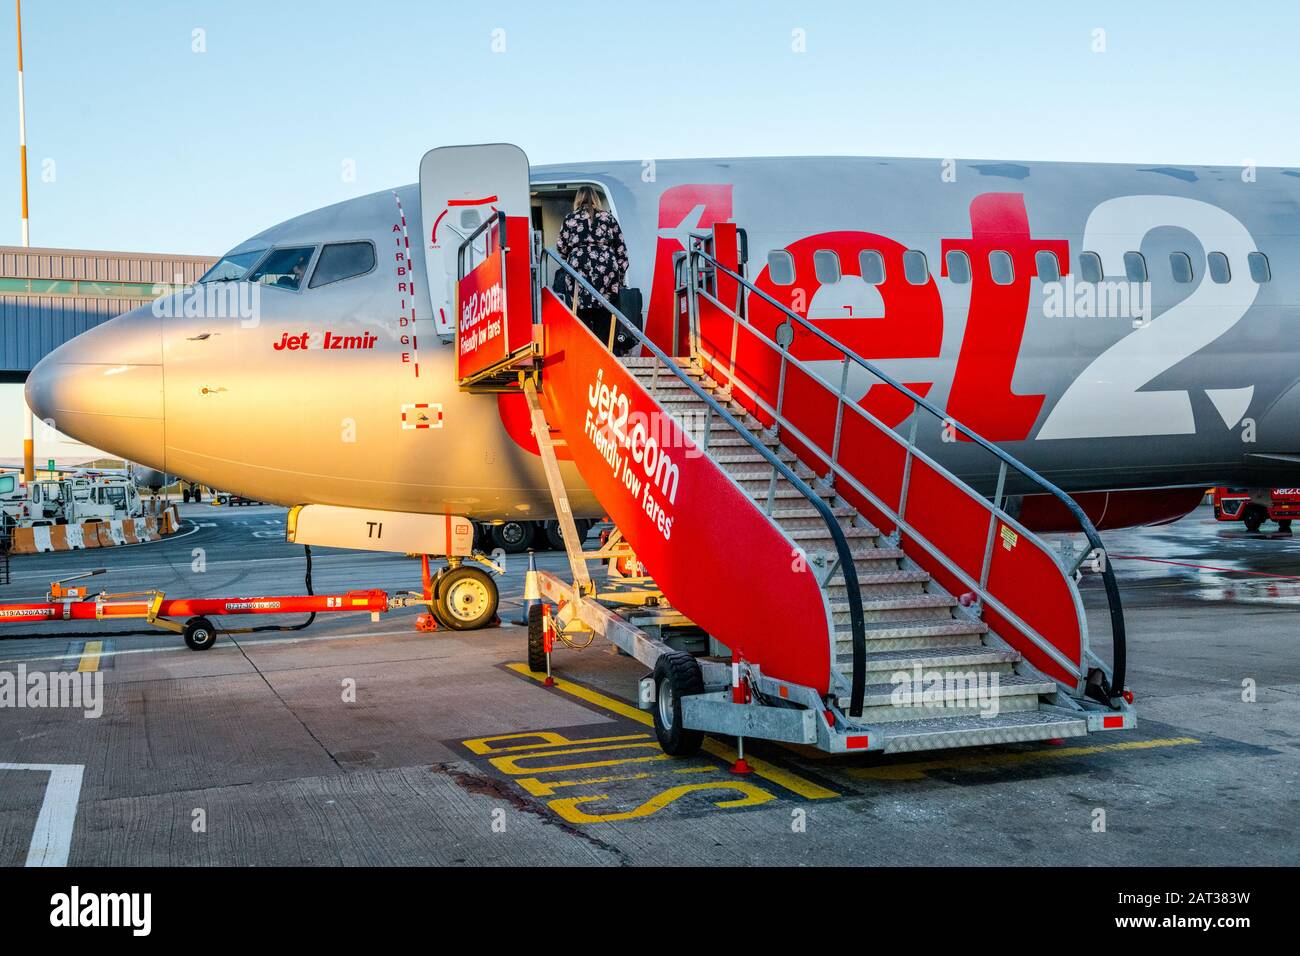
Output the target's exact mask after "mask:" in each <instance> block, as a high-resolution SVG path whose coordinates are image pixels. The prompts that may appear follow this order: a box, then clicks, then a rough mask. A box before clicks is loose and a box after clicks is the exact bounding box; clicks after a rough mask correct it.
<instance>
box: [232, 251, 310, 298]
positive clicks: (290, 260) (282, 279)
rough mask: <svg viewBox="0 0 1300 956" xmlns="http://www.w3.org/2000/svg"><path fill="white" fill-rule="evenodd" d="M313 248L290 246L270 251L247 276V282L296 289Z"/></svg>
mask: <svg viewBox="0 0 1300 956" xmlns="http://www.w3.org/2000/svg"><path fill="white" fill-rule="evenodd" d="M315 251H316V250H315V247H314V246H292V247H290V248H288V249H272V250H271V254H270V255H269V256H267V257H266V258H265V259H263V260H262V264H261V265H259V266H258V267H257V268H256V269H254V270H253V271H252V272H251V273H250V274H249V276H248V281H249V282H260V283H261V284H262V285H270V286H275V287H276V288H277V289H297V288H298V287H299V286H301V285H302V277H303V275H304V274H305V273H306V272H307V264H308V263H309V262H311V254H312V253H313V252H315Z"/></svg>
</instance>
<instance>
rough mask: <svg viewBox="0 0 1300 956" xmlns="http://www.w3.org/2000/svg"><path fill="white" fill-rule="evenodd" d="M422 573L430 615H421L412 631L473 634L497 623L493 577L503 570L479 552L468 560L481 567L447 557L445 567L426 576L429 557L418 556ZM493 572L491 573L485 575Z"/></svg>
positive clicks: (495, 584)
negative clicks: (443, 630)
mask: <svg viewBox="0 0 1300 956" xmlns="http://www.w3.org/2000/svg"><path fill="white" fill-rule="evenodd" d="M421 560H422V562H423V565H424V567H423V570H424V602H426V603H427V605H428V607H429V609H430V612H431V614H421V615H420V616H419V618H418V619H417V620H416V629H417V630H420V631H433V630H436V629H437V627H445V628H447V629H449V630H452V631H475V630H478V629H479V628H484V627H493V626H495V625H497V624H500V623H501V619H500V618H499V617H497V605H498V603H499V601H500V592H499V591H498V589H497V582H496V577H495V575H497V574H501V573H503V569H502V568H501V567H499V566H498V565H496V564H495V563H493V562H492V560H491V559H490V558H488V557H487V556H486V555H483V554H481V553H477V552H476V553H475V554H473V555H471V556H470V557H469V558H468V561H473V562H476V563H478V564H480V565H483V567H474V566H473V565H470V564H468V563H466V559H463V558H459V557H448V559H447V567H445V568H441V569H440V570H439V571H438V572H437V573H436V574H433V575H430V573H429V556H428V555H421ZM489 571H490V572H493V573H489Z"/></svg>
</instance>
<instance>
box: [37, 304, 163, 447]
mask: <svg viewBox="0 0 1300 956" xmlns="http://www.w3.org/2000/svg"><path fill="white" fill-rule="evenodd" d="M160 333H161V326H160V320H159V318H158V317H157V316H155V315H154V314H153V312H152V310H151V308H150V307H149V306H145V307H143V308H141V309H136V310H135V311H133V312H128V313H126V314H125V315H120V316H118V317H117V318H115V319H110V320H109V321H108V322H104V323H102V324H100V325H98V326H96V327H95V328H93V329H90V330H89V331H86V332H83V333H82V334H81V335H78V336H77V337H76V338H74V339H71V340H69V341H67V342H65V343H64V344H63V345H60V346H59V347H58V348H56V349H55V350H54V351H53V352H51V353H50V354H48V355H46V356H45V358H43V359H41V361H40V362H39V363H37V365H36V367H35V368H34V369H32V371H31V374H30V375H28V376H27V386H26V389H25V395H26V398H27V405H28V407H29V408H31V410H32V411H33V412H34V413H35V414H36V416H37V417H38V418H40V419H41V420H42V421H44V422H45V423H46V424H47V425H49V426H50V427H51V428H54V429H56V430H58V431H60V432H62V433H63V434H65V435H69V436H71V437H72V438H75V439H77V440H78V441H81V442H85V443H86V444H87V445H92V446H94V447H95V448H99V449H102V450H104V451H106V452H109V453H111V454H113V455H117V456H120V457H122V458H129V459H131V460H132V461H137V462H141V463H143V464H148V465H156V466H159V467H160V466H161V465H162V461H161V459H162V457H163V385H162V382H163V379H162V340H161V337H160Z"/></svg>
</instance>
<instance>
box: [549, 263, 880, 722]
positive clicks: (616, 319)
mask: <svg viewBox="0 0 1300 956" xmlns="http://www.w3.org/2000/svg"><path fill="white" fill-rule="evenodd" d="M547 260H549V261H551V262H554V263H555V264H556V265H557V266H559V267H560V269H562V270H563V271H564V272H565V273H567V274H568V275H569V276H570V277H572V278H573V280H574V282H575V283H576V284H577V286H580V287H581V288H582V289H583V291H585V292H586V293H587V294H588V295H590V296H591V297H592V298H593V299H595V301H596V302H598V303H599V304H600V306H601V308H604V309H607V310H608V311H609V313H610V315H611V316H612V317H613V321H611V322H610V329H609V340H608V341H607V342H606V345H608V346H610V347H611V349H612V346H613V340H614V335H615V332H616V330H617V327H618V326H619V325H622V326H623V327H625V328H626V329H627V331H628V332H629V333H631V335H632V336H633V337H634V339H635V340H636V341H637V342H638V343H639V344H640V346H641V347H642V348H643V349H644V350H645V351H646V352H647V353H648V354H649V355H650V356H652V357H653V358H655V359H656V362H655V364H654V366H653V370H652V372H651V395H652V396H654V397H657V395H656V392H657V383H658V374H659V366H660V365H663V366H664V367H666V368H667V369H668V370H669V371H670V372H671V373H672V374H673V375H675V376H676V377H677V378H678V379H679V380H680V381H682V382H684V383H685V384H686V386H687V387H688V388H689V389H690V391H691V392H692V393H693V394H694V395H695V396H696V397H698V398H699V399H701V400H702V401H703V402H704V404H705V421H704V437H703V439H702V444H701V448H702V450H703V451H704V452H706V453H707V451H708V443H709V433H710V431H711V429H712V426H713V419H714V416H717V418H719V419H720V420H721V421H723V422H726V423H727V424H728V425H730V426H731V427H732V429H734V430H735V432H736V434H738V435H739V436H740V437H741V438H743V439H744V440H745V442H746V443H747V444H748V445H749V446H750V447H752V448H753V449H754V450H755V451H757V452H758V453H759V455H761V456H762V458H763V459H764V460H765V461H766V462H767V463H768V464H769V465H771V467H772V479H771V486H770V489H769V493H768V498H767V503H766V506H765V507H764V508H763V513H764V514H765V515H767V516H768V517H769V518H772V514H773V510H774V504H775V488H776V484H777V480H778V477H780V478H784V479H785V480H786V481H788V482H789V483H790V485H791V486H792V487H793V488H795V489H796V490H798V491H799V493H800V494H801V495H802V496H803V497H804V498H806V499H807V500H808V502H809V503H810V504H811V505H812V506H813V508H814V509H816V511H817V513H818V515H819V516H820V517H821V519H822V520H823V521H824V522H825V524H826V527H827V529H828V530H829V532H830V536H831V540H832V541H833V542H834V545H835V560H834V561H833V562H832V563H830V564H829V565H828V566H827V567H826V569H825V572H824V573H823V574H822V575H818V576H816V577H817V578H818V585H819V586H820V587H821V588H823V589H824V588H825V587H826V585H827V584H829V583H830V580H831V579H832V578H833V577H834V576H835V574H836V573H837V572H838V573H839V574H840V575H841V576H842V577H843V579H844V584H845V592H846V598H847V601H848V605H849V624H850V629H851V633H852V647H853V672H852V675H851V679H850V692H849V716H850V717H861V716H862V707H863V700H864V698H865V696H866V671H867V669H866V664H867V640H866V625H865V623H864V618H863V611H862V592H861V589H860V586H859V584H858V572H857V567H856V566H855V565H854V563H853V554H852V551H851V549H850V548H849V543H848V539H847V538H846V537H845V534H844V529H843V528H841V527H840V524H839V521H838V519H837V518H836V517H835V514H834V512H833V511H832V510H831V508H830V506H829V505H827V504H826V502H825V501H824V500H823V499H822V497H821V495H819V494H817V492H815V491H814V490H813V489H812V488H811V487H810V486H809V485H808V484H807V482H805V481H804V480H803V479H802V478H800V477H799V476H798V475H797V474H795V472H794V470H793V469H792V468H790V466H789V465H787V464H786V463H785V462H783V461H782V460H781V458H780V456H779V455H778V454H777V453H776V452H774V451H773V450H772V449H771V448H769V447H768V445H767V444H766V442H765V441H764V440H763V439H761V438H759V437H758V436H756V435H754V434H753V433H752V432H751V431H750V430H749V429H748V428H746V427H745V426H744V425H743V424H741V422H740V421H739V420H738V419H737V418H736V417H735V416H734V415H733V414H732V413H731V412H729V411H728V410H727V409H726V407H725V406H724V405H723V404H722V403H721V402H719V401H718V400H717V399H716V398H714V397H713V396H712V395H710V394H709V393H708V391H706V390H705V389H704V387H703V386H701V385H700V384H699V383H698V382H696V381H694V380H693V379H692V378H691V377H690V376H689V375H687V374H686V372H685V370H684V369H683V368H682V367H681V365H680V364H679V363H678V362H677V361H675V360H674V359H673V358H672V357H670V356H668V355H667V354H665V353H664V352H663V350H662V349H660V348H659V347H658V346H657V345H655V343H654V342H652V341H651V340H650V339H649V338H648V337H647V336H646V334H645V332H643V331H642V330H641V328H640V327H639V326H638V325H637V324H636V323H634V322H632V321H631V320H629V319H628V318H627V316H625V315H624V314H623V313H622V312H620V311H619V310H618V308H617V307H616V306H615V305H614V304H613V303H612V302H610V301H609V299H607V298H605V296H603V295H601V293H600V292H598V291H597V290H596V289H595V287H594V286H592V284H591V283H590V282H588V281H587V279H586V278H585V277H584V276H583V275H582V274H581V273H579V272H578V271H577V270H575V269H574V268H573V267H572V266H570V265H569V263H568V262H566V261H565V260H564V258H563V257H562V256H560V255H559V254H558V253H557V252H556V251H555V250H554V249H549V248H548V249H545V250H544V251H543V253H542V266H543V268H541V269H539V275H538V278H539V280H540V279H543V278H544V276H545V271H546V270H545V268H544V267H545V265H546V263H547ZM574 295H575V297H576V295H577V288H576V287H575V289H574ZM575 311H576V310H575ZM687 431H688V433H689V430H687ZM746 495H748V493H747V492H746ZM773 520H774V519H773ZM831 603H832V602H830V601H829V599H828V601H827V604H828V611H829V613H828V616H827V622H826V623H827V639H828V640H829V641H830V645H831V646H830V656H831V661H832V663H833V662H834V661H835V658H836V646H835V645H836V627H835V615H834V609H833V607H830V605H831Z"/></svg>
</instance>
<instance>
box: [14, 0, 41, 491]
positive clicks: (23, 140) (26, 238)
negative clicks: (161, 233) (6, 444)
mask: <svg viewBox="0 0 1300 956" xmlns="http://www.w3.org/2000/svg"><path fill="white" fill-rule="evenodd" d="M14 8H15V13H16V14H17V16H18V167H19V169H20V170H21V171H22V183H23V247H24V248H26V247H28V246H30V245H31V244H32V242H31V230H30V226H29V223H28V219H27V107H26V102H25V100H26V97H25V96H24V95H23V0H14ZM24 404H25V402H24ZM24 411H25V412H26V414H25V415H23V480H24V481H27V482H31V481H33V480H34V479H35V477H36V441H35V439H36V433H35V423H34V422H33V421H32V410H31V409H30V408H27V409H24Z"/></svg>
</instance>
